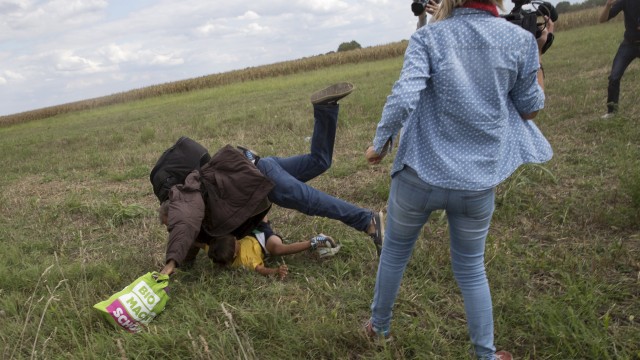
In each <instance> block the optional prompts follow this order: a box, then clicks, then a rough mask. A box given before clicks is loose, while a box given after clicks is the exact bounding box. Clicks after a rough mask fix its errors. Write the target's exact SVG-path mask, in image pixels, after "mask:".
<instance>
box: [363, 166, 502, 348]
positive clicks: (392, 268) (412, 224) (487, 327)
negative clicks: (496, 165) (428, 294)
mask: <svg viewBox="0 0 640 360" xmlns="http://www.w3.org/2000/svg"><path fill="white" fill-rule="evenodd" d="M494 199H495V193H494V189H488V190H484V191H461V190H449V189H443V188H438V187H434V186H430V185H429V184H427V183H425V182H423V181H422V180H420V178H419V177H418V175H417V174H416V172H415V171H414V170H413V169H411V168H409V167H405V168H404V169H403V170H402V171H400V172H398V173H396V175H394V177H393V179H392V180H391V193H390V194H389V202H388V204H387V224H386V225H387V226H386V230H385V236H384V245H383V247H382V254H381V256H380V263H379V265H378V275H377V278H376V287H375V293H374V296H373V302H372V304H371V312H372V316H371V319H372V321H373V326H374V327H375V328H377V329H380V330H387V329H389V326H390V322H391V316H392V307H393V304H394V302H395V299H396V296H397V294H398V289H399V287H400V281H401V280H402V277H403V274H404V270H405V268H406V266H407V263H408V262H409V258H410V257H411V253H412V251H413V247H414V244H415V242H416V240H417V238H418V236H419V235H420V233H421V231H422V227H423V226H424V224H425V223H426V222H427V219H428V218H429V215H430V214H431V212H432V211H434V210H439V209H444V210H446V212H447V219H448V222H449V232H450V247H451V250H450V252H451V264H452V267H453V274H454V277H455V279H456V281H457V283H458V287H459V288H460V291H461V292H462V296H463V298H464V307H465V312H466V315H467V324H468V329H469V334H470V337H471V343H472V344H473V345H474V349H475V352H476V355H477V356H478V358H490V359H493V355H494V353H495V347H494V344H493V311H492V304H491V294H490V292H489V282H488V281H487V276H486V273H485V267H484V247H485V241H486V238H487V233H488V231H489V224H490V222H491V217H492V215H493V210H494Z"/></svg>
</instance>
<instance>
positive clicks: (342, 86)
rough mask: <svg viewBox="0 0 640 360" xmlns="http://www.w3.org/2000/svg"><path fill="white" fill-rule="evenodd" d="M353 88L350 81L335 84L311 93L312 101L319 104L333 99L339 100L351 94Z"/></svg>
mask: <svg viewBox="0 0 640 360" xmlns="http://www.w3.org/2000/svg"><path fill="white" fill-rule="evenodd" d="M353 90H354V86H353V84H350V83H346V82H345V83H339V84H334V85H331V86H329V87H327V88H324V89H322V90H319V91H316V92H314V93H313V94H311V103H312V104H314V105H317V104H320V103H323V102H327V101H331V100H335V101H338V100H340V99H342V98H343V97H345V96H347V95H349V94H351V92H353Z"/></svg>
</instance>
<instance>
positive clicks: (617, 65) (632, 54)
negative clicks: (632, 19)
mask: <svg viewBox="0 0 640 360" xmlns="http://www.w3.org/2000/svg"><path fill="white" fill-rule="evenodd" d="M638 57H640V44H634V43H631V42H630V41H627V40H625V41H623V42H622V43H621V44H620V47H618V52H617V53H616V57H615V58H614V59H613V65H612V66H611V74H609V87H608V88H607V108H608V111H609V112H614V111H615V110H617V109H616V108H617V105H618V101H619V99H620V81H621V80H622V75H624V72H625V70H627V67H628V66H629V64H631V62H632V61H633V59H635V58H638Z"/></svg>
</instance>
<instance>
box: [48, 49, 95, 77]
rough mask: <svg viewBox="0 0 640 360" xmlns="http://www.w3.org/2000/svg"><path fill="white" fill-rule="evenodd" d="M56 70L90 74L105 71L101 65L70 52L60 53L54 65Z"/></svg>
mask: <svg viewBox="0 0 640 360" xmlns="http://www.w3.org/2000/svg"><path fill="white" fill-rule="evenodd" d="M55 68H56V70H58V71H61V72H65V73H79V74H92V73H97V72H102V71H106V70H107V69H106V68H104V67H103V66H102V64H101V63H99V62H97V61H95V60H90V59H87V58H84V57H81V56H78V55H74V54H73V53H72V52H70V51H64V52H61V53H60V54H59V55H58V60H57V62H56V65H55Z"/></svg>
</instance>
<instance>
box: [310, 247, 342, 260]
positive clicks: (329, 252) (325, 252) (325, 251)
mask: <svg viewBox="0 0 640 360" xmlns="http://www.w3.org/2000/svg"><path fill="white" fill-rule="evenodd" d="M341 247H342V246H341V245H340V244H338V245H336V246H335V247H331V248H328V247H323V248H318V249H316V251H317V252H318V257H319V258H320V259H324V258H328V257H331V256H334V255H335V254H337V253H338V251H340V248H341Z"/></svg>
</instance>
